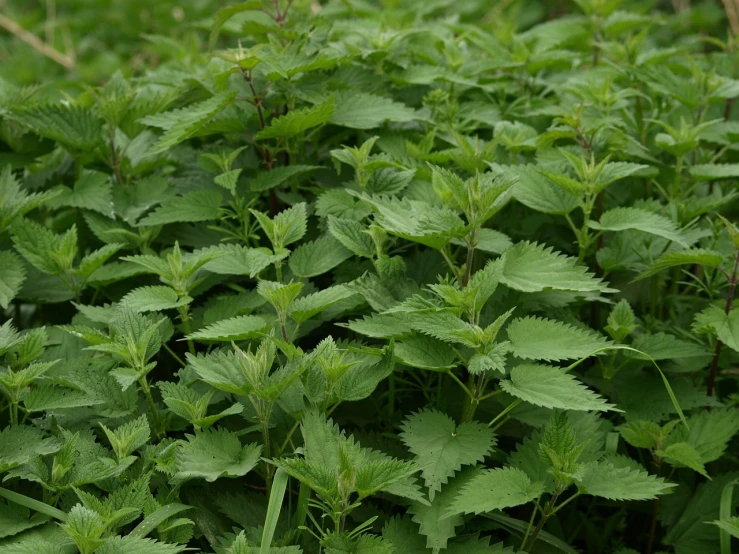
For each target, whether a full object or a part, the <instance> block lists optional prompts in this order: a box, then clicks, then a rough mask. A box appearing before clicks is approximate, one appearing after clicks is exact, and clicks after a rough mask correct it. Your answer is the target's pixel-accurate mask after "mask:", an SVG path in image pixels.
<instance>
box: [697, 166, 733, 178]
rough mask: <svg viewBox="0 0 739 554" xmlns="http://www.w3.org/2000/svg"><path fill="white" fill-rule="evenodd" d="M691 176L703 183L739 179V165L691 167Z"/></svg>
mask: <svg viewBox="0 0 739 554" xmlns="http://www.w3.org/2000/svg"><path fill="white" fill-rule="evenodd" d="M690 174H691V175H692V176H693V177H695V178H696V179H700V180H701V181H715V180H717V179H734V178H736V177H739V164H699V165H694V166H691V167H690Z"/></svg>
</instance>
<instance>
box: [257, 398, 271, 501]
mask: <svg viewBox="0 0 739 554" xmlns="http://www.w3.org/2000/svg"><path fill="white" fill-rule="evenodd" d="M259 420H260V421H259V422H260V423H261V424H262V441H263V442H264V457H265V459H269V458H270V454H271V443H270V439H269V413H268V414H267V415H266V416H260V418H259ZM265 468H266V469H265V472H264V479H265V481H266V484H267V496H269V493H270V492H272V464H270V463H269V462H265Z"/></svg>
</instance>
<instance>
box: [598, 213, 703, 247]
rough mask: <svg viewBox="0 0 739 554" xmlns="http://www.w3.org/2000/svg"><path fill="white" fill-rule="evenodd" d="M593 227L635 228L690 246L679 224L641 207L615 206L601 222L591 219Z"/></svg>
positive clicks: (616, 229) (620, 229)
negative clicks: (678, 226)
mask: <svg viewBox="0 0 739 554" xmlns="http://www.w3.org/2000/svg"><path fill="white" fill-rule="evenodd" d="M588 226H589V227H590V228H591V229H597V230H599V231H625V230H627V229H633V230H635V231H641V232H642V233H649V234H650V235H656V236H658V237H663V238H666V239H667V240H671V241H674V242H676V243H678V244H679V245H681V246H684V247H685V248H687V247H688V246H690V244H689V242H688V241H687V238H686V237H685V236H683V234H682V233H680V231H679V230H678V228H677V225H675V223H673V222H672V221H670V220H669V219H667V218H666V217H665V216H663V215H659V214H656V213H653V212H650V211H647V210H642V209H640V208H614V209H612V210H608V211H607V212H605V213H604V214H603V215H602V216H601V218H600V222H595V221H592V220H591V221H589V222H588Z"/></svg>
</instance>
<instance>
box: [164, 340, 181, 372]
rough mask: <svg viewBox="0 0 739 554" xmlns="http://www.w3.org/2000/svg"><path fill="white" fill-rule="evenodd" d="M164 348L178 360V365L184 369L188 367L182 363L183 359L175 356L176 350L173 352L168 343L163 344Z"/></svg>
mask: <svg viewBox="0 0 739 554" xmlns="http://www.w3.org/2000/svg"><path fill="white" fill-rule="evenodd" d="M162 346H163V347H164V349H165V350H166V351H167V352H169V355H170V356H172V357H173V358H174V359H175V360H177V363H178V364H180V365H181V366H182V367H185V366H186V365H187V364H185V362H184V361H182V358H180V357H179V356H178V355H177V354H175V352H174V350H172V349H171V348H170V347H169V345H168V344H167V343H166V342H164V343H162Z"/></svg>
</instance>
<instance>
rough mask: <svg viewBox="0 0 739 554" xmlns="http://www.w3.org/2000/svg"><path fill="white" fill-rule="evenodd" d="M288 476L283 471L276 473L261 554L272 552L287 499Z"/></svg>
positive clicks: (265, 522)
mask: <svg viewBox="0 0 739 554" xmlns="http://www.w3.org/2000/svg"><path fill="white" fill-rule="evenodd" d="M287 481H288V475H287V473H285V472H284V471H282V470H281V469H277V471H276V472H275V476H274V480H273V481H272V491H271V492H270V495H269V505H268V506H267V516H266V517H265V521H264V530H263V531H262V544H261V546H260V547H259V554H270V551H271V550H272V538H273V537H274V536H275V529H276V528H277V524H278V521H279V516H280V509H281V508H282V504H283V501H284V498H285V490H287Z"/></svg>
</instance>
